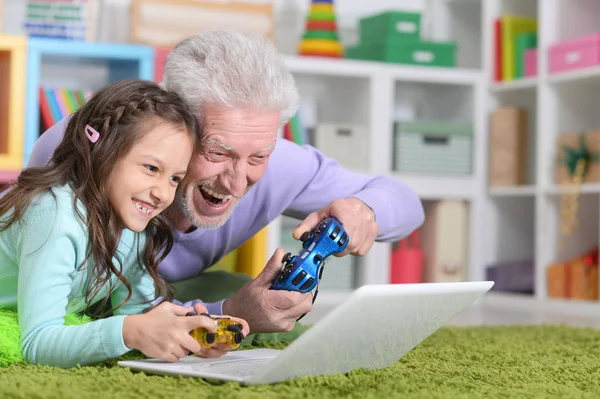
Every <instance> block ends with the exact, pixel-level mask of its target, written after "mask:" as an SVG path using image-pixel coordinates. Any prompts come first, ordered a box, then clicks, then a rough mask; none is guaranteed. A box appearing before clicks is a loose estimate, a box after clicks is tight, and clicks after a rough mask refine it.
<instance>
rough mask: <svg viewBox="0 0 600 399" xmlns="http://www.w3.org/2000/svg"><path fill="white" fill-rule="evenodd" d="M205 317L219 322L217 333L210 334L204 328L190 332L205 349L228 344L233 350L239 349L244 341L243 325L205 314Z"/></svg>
mask: <svg viewBox="0 0 600 399" xmlns="http://www.w3.org/2000/svg"><path fill="white" fill-rule="evenodd" d="M203 316H207V317H210V318H211V319H213V320H215V321H216V322H217V331H216V332H214V333H213V332H210V331H208V330H207V329H206V328H204V327H198V328H195V329H193V330H192V331H190V335H191V336H192V337H193V338H194V339H195V340H196V341H198V343H199V344H200V346H202V347H203V348H210V347H212V346H213V345H214V344H216V343H219V344H226V345H229V346H230V347H231V349H237V348H238V347H239V346H240V344H241V343H242V341H243V339H244V334H243V333H242V328H243V326H242V324H241V323H238V322H236V321H233V320H231V319H229V318H225V317H214V318H213V317H211V316H209V315H208V314H205V313H203Z"/></svg>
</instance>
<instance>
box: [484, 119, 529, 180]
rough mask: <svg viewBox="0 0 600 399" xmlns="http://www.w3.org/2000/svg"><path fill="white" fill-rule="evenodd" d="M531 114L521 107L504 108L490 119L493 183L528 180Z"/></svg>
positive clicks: (490, 169)
mask: <svg viewBox="0 0 600 399" xmlns="http://www.w3.org/2000/svg"><path fill="white" fill-rule="evenodd" d="M527 124H528V114H527V111H526V110H525V109H522V108H518V107H501V108H497V109H496V110H495V111H494V112H492V116H491V121H490V125H491V126H490V168H489V185H490V186H516V185H520V184H526V182H527V150H528V132H527Z"/></svg>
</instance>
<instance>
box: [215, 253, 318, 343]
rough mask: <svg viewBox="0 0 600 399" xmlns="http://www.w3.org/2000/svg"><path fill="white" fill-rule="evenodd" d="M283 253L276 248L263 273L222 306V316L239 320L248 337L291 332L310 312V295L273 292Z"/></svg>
mask: <svg viewBox="0 0 600 399" xmlns="http://www.w3.org/2000/svg"><path fill="white" fill-rule="evenodd" d="M284 255H285V251H284V250H283V249H281V248H277V250H276V251H275V253H274V254H273V256H271V259H269V261H268V262H267V265H266V266H265V268H264V269H263V270H262V272H261V273H260V274H259V275H258V276H256V278H255V279H254V280H252V281H250V282H249V283H247V284H246V285H244V286H243V287H242V288H241V289H240V290H239V291H238V292H237V293H236V294H235V295H234V296H232V297H231V298H229V299H227V300H225V302H223V314H228V315H233V316H236V317H240V318H242V319H244V320H246V321H247V322H248V324H249V325H250V333H259V332H282V331H286V332H287V331H291V330H292V329H293V328H294V325H295V323H296V320H297V319H298V318H299V317H300V316H302V315H303V314H305V313H308V312H310V311H311V310H312V294H311V293H310V292H309V293H302V292H297V291H285V290H272V289H271V285H272V284H273V280H274V279H275V278H276V277H277V276H278V275H279V272H280V271H281V263H282V260H283V256H284Z"/></svg>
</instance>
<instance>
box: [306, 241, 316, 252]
mask: <svg viewBox="0 0 600 399" xmlns="http://www.w3.org/2000/svg"><path fill="white" fill-rule="evenodd" d="M315 245H317V244H316V243H315V242H314V241H313V242H312V243H311V244H310V246H309V247H308V249H307V251H308V252H310V251H312V250H313V249H314V248H315Z"/></svg>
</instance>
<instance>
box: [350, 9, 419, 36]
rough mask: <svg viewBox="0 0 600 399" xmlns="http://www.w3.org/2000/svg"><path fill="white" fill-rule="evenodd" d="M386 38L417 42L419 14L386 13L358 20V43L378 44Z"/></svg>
mask: <svg viewBox="0 0 600 399" xmlns="http://www.w3.org/2000/svg"><path fill="white" fill-rule="evenodd" d="M388 37H398V38H401V39H413V40H418V39H419V38H420V37H421V13H416V12H404V11H387V12H384V13H381V14H376V15H371V16H368V17H365V18H361V19H360V42H361V43H362V44H366V43H371V42H380V41H382V40H383V39H386V38H388Z"/></svg>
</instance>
